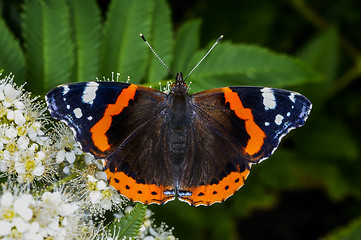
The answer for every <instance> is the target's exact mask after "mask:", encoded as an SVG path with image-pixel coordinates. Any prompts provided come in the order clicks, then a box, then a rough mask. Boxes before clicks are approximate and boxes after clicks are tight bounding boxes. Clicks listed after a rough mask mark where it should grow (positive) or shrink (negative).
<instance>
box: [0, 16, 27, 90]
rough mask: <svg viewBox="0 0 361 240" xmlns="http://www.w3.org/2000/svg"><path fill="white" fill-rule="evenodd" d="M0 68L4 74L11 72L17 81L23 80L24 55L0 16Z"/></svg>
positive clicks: (21, 81)
mask: <svg viewBox="0 0 361 240" xmlns="http://www.w3.org/2000/svg"><path fill="white" fill-rule="evenodd" d="M0 33H1V34H0V69H4V70H5V71H4V72H3V74H4V75H8V74H9V73H10V72H12V73H13V74H14V75H15V76H16V78H15V80H16V82H17V83H24V82H25V57H24V54H23V52H22V50H21V48H20V45H19V42H18V40H16V39H15V37H14V36H13V35H12V34H11V32H10V30H9V29H8V28H7V26H6V25H5V22H4V20H3V19H2V18H1V17H0Z"/></svg>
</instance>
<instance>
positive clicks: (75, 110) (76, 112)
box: [73, 108, 83, 118]
mask: <svg viewBox="0 0 361 240" xmlns="http://www.w3.org/2000/svg"><path fill="white" fill-rule="evenodd" d="M73 112H74V115H75V117H76V118H81V117H82V116H83V113H82V112H81V109H80V108H75V109H74V111H73Z"/></svg>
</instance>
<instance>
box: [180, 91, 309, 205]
mask: <svg viewBox="0 0 361 240" xmlns="http://www.w3.org/2000/svg"><path fill="white" fill-rule="evenodd" d="M192 98H193V109H194V111H193V112H194V113H193V116H192V117H193V118H192V119H193V122H192V131H191V132H190V134H191V138H190V139H191V140H190V141H191V147H190V150H189V153H188V155H187V158H186V162H187V164H186V167H185V170H184V174H183V176H182V177H181V180H180V187H179V190H178V192H179V193H178V195H179V198H180V200H182V201H186V202H188V203H189V204H191V205H195V206H197V205H210V204H213V203H214V202H222V201H223V200H225V199H226V198H228V197H229V196H231V195H232V194H234V192H236V191H237V190H238V189H239V188H240V187H241V186H242V185H243V184H244V181H245V179H246V178H247V176H248V174H249V171H250V167H251V164H252V163H258V162H259V161H261V160H263V159H266V158H268V157H269V156H270V155H271V154H272V153H273V152H274V150H275V149H276V148H277V146H278V144H279V142H280V140H281V138H282V137H283V136H284V135H285V134H286V133H288V132H289V131H290V130H291V129H293V128H296V127H300V126H302V125H303V124H304V122H305V121H306V119H307V117H308V115H309V112H310V110H311V103H310V101H308V100H307V99H306V98H305V97H304V96H302V95H300V94H298V93H295V92H291V91H286V90H280V89H271V88H259V87H227V88H220V89H213V90H209V91H204V92H200V93H196V94H194V95H192Z"/></svg>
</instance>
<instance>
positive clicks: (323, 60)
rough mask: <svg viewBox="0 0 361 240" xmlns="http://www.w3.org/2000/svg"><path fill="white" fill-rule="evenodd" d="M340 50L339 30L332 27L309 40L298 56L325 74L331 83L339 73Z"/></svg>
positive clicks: (327, 80)
mask: <svg viewBox="0 0 361 240" xmlns="http://www.w3.org/2000/svg"><path fill="white" fill-rule="evenodd" d="M338 50H339V49H338V31H337V29H336V28H334V27H330V28H328V29H327V30H326V31H324V32H322V33H321V34H320V35H319V36H317V37H316V38H314V39H312V40H311V41H310V42H308V43H307V45H306V46H305V47H304V48H303V49H302V50H301V51H300V52H299V54H298V57H299V58H300V59H302V60H303V61H305V62H307V63H308V64H309V65H310V66H312V67H313V68H314V69H316V70H318V71H320V72H322V73H323V74H325V76H326V82H327V83H328V84H329V83H330V82H331V81H332V80H334V79H335V77H336V74H337V66H338V57H339V52H338Z"/></svg>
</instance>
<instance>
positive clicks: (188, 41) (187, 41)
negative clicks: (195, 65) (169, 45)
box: [172, 20, 201, 74]
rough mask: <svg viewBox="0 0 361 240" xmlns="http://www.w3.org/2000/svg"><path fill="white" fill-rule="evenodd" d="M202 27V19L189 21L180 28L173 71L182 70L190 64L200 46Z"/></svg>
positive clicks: (176, 41)
mask: <svg viewBox="0 0 361 240" xmlns="http://www.w3.org/2000/svg"><path fill="white" fill-rule="evenodd" d="M200 28H201V21H200V20H192V21H188V22H186V23H184V24H183V25H182V26H181V27H180V28H179V30H178V33H177V36H176V40H175V46H174V61H173V67H172V69H174V70H173V71H176V72H182V71H184V70H185V69H186V67H187V66H188V64H189V61H190V60H191V59H192V57H193V55H194V54H195V53H196V51H197V50H198V48H199V42H200ZM185 74H188V73H185Z"/></svg>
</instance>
